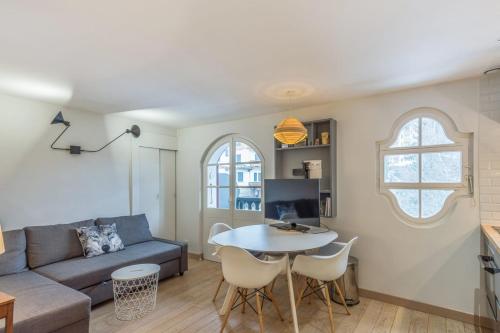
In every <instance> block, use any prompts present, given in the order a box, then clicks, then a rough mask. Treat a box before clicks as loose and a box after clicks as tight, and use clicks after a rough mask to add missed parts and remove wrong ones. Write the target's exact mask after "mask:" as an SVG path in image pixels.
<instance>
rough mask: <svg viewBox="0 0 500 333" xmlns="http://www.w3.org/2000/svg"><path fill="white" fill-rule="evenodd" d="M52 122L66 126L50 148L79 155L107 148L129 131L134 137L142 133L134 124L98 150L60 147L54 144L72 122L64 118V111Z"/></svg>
mask: <svg viewBox="0 0 500 333" xmlns="http://www.w3.org/2000/svg"><path fill="white" fill-rule="evenodd" d="M51 124H52V125H53V124H64V126H65V128H64V130H63V131H62V132H61V134H59V135H58V136H57V138H56V139H55V140H54V142H52V144H51V145H50V148H52V149H54V150H67V151H69V152H70V154H73V155H75V154H76V155H78V154H81V153H82V152H85V153H97V152H100V151H101V150H103V149H104V148H106V147H107V146H109V145H110V144H112V143H113V142H115V141H116V140H118V139H119V138H120V137H122V136H123V135H125V134H128V133H131V134H132V135H133V136H134V138H138V137H139V136H140V135H141V129H140V128H139V126H137V125H132V127H131V128H130V129H126V130H125V131H124V132H123V133H122V134H120V135H118V136H117V137H116V138H114V139H113V140H111V141H110V142H108V143H106V144H105V145H104V146H102V147H101V148H99V149H96V150H87V149H82V147H81V146H69V148H59V147H54V145H55V144H56V142H57V141H58V140H59V139H60V138H61V136H62V135H63V134H64V132H66V131H67V130H68V128H69V127H70V126H71V123H70V122H69V121H66V120H64V117H63V115H62V112H60V111H59V113H58V114H57V115H56V116H55V117H54V119H53V120H52V122H51Z"/></svg>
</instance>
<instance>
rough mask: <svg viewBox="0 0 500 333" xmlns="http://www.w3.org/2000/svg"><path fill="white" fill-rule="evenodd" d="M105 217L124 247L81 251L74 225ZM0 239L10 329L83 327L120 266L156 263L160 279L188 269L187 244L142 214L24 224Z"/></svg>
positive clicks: (0, 286) (19, 332) (41, 331)
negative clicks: (156, 232)
mask: <svg viewBox="0 0 500 333" xmlns="http://www.w3.org/2000/svg"><path fill="white" fill-rule="evenodd" d="M111 223H116V226H117V230H118V234H119V236H120V237H121V238H122V240H123V243H124V244H125V249H124V250H122V251H118V252H114V253H108V254H104V255H101V256H97V257H92V258H85V257H83V251H82V247H81V245H80V241H79V240H78V237H77V235H76V231H75V228H77V227H80V226H91V225H94V224H97V225H99V224H111ZM4 240H5V245H6V253H5V254H3V255H1V256H0V291H2V292H5V293H7V294H10V295H12V296H14V297H16V301H15V306H14V331H15V332H16V333H28V332H29V333H46V332H71V333H83V332H88V330H89V318H90V307H91V306H92V305H95V304H98V303H101V302H104V301H106V300H109V299H112V298H113V287H112V282H111V273H112V272H113V271H114V270H116V269H118V268H120V267H124V266H128V265H133V264H138V263H154V264H158V265H160V279H164V278H167V277H170V276H173V275H175V274H181V275H182V274H183V273H184V272H185V271H186V270H187V269H188V267H187V245H186V244H185V243H183V242H176V241H170V240H165V239H158V238H153V237H152V235H151V232H150V230H149V225H148V222H147V219H146V216H145V215H136V216H122V217H115V218H98V219H97V220H95V221H94V220H87V221H81V222H76V223H70V224H57V225H47V226H33V227H26V228H24V229H23V230H12V231H7V232H4ZM0 325H1V324H0ZM0 333H4V328H3V327H0Z"/></svg>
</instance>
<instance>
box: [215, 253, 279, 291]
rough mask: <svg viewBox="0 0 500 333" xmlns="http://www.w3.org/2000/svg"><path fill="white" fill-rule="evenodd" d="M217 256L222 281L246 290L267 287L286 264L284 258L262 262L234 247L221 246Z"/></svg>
mask: <svg viewBox="0 0 500 333" xmlns="http://www.w3.org/2000/svg"><path fill="white" fill-rule="evenodd" d="M217 255H218V256H219V258H220V259H221V264H222V274H223V275H224V279H225V280H226V281H227V282H228V283H230V284H232V285H234V286H237V287H240V288H247V289H254V288H262V287H264V286H266V285H268V284H269V283H271V282H272V281H273V280H274V278H275V277H276V276H277V275H278V274H279V273H280V272H281V271H282V270H283V269H284V268H285V267H286V266H285V265H286V264H287V258H286V257H283V258H281V259H279V260H274V261H263V260H259V259H257V258H255V257H254V256H253V255H252V254H251V253H250V252H248V251H247V250H244V249H241V248H239V247H235V246H221V247H220V248H219V249H218V250H217Z"/></svg>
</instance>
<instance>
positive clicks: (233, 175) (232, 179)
mask: <svg viewBox="0 0 500 333" xmlns="http://www.w3.org/2000/svg"><path fill="white" fill-rule="evenodd" d="M237 142H241V143H244V144H246V145H247V146H249V147H250V148H252V149H253V151H254V152H255V153H256V154H257V157H258V158H259V159H260V161H252V162H241V161H240V162H237V161H236V155H237V154H236V143H237ZM226 143H227V144H229V149H230V150H229V162H228V163H220V164H219V163H209V161H210V159H211V157H212V155H213V154H214V153H215V152H216V151H217V149H219V147H221V146H223V145H224V144H226ZM204 159H205V161H204V162H203V164H202V177H203V193H204V194H203V198H204V199H203V205H204V209H220V210H232V211H237V212H254V211H252V210H244V209H239V208H236V207H235V206H236V189H238V188H256V189H260V194H261V199H260V200H261V203H260V210H256V211H255V212H264V205H263V199H264V183H263V182H262V181H261V182H260V183H261V184H260V186H251V185H249V186H245V185H238V181H237V180H238V179H237V177H238V175H237V171H236V169H237V165H248V164H260V171H261V173H262V172H264V168H265V160H264V156H263V155H262V153H261V151H260V149H259V148H258V147H257V145H256V144H255V143H253V142H252V141H250V140H249V139H247V138H245V137H243V136H240V135H237V134H228V135H226V136H223V137H222V138H220V139H219V140H217V141H216V142H215V143H213V144H212V145H211V147H210V149H209V150H208V151H207V153H206V158H204ZM218 165H229V185H227V186H219V185H208V179H207V168H208V167H209V166H216V168H217V166H218ZM208 188H217V189H220V188H228V189H229V208H218V207H208V197H207V193H206V192H207V189H208ZM217 191H218V190H217ZM217 196H218V192H217ZM218 205H219V204H218V203H217V206H218Z"/></svg>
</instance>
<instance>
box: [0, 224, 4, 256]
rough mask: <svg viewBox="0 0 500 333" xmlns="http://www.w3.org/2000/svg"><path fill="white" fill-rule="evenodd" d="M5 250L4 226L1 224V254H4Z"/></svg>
mask: <svg viewBox="0 0 500 333" xmlns="http://www.w3.org/2000/svg"><path fill="white" fill-rule="evenodd" d="M4 252H5V244H4V243H3V233H2V226H1V225H0V254H3V253H4Z"/></svg>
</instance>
